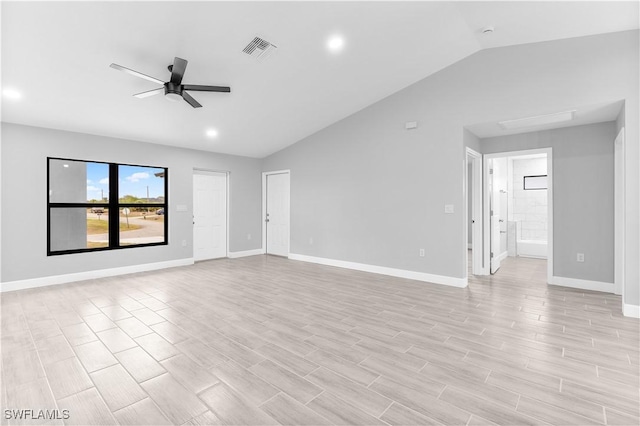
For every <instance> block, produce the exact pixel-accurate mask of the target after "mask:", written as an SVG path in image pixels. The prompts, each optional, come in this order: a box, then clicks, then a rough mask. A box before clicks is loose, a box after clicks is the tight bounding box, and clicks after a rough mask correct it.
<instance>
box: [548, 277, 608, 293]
mask: <svg viewBox="0 0 640 426" xmlns="http://www.w3.org/2000/svg"><path fill="white" fill-rule="evenodd" d="M549 284H552V285H560V286H564V287H571V288H579V289H581V290H592V291H602V292H605V293H613V292H614V291H615V288H614V287H615V286H614V284H613V283H605V282H602V281H589V280H581V279H577V278H567V277H555V276H554V277H551V282H550V283H549Z"/></svg>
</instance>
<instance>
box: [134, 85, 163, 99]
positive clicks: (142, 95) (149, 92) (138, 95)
mask: <svg viewBox="0 0 640 426" xmlns="http://www.w3.org/2000/svg"><path fill="white" fill-rule="evenodd" d="M161 93H164V87H158V88H157V89H153V90H147V91H146V92H141V93H136V94H135V95H133V96H135V97H136V98H148V97H149V96H153V95H159V94H161Z"/></svg>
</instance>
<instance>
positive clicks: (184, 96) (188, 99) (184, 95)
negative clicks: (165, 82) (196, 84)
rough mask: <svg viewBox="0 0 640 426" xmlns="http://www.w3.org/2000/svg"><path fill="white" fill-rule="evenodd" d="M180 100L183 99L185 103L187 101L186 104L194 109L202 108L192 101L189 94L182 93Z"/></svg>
mask: <svg viewBox="0 0 640 426" xmlns="http://www.w3.org/2000/svg"><path fill="white" fill-rule="evenodd" d="M182 98H183V99H184V100H185V101H187V103H188V104H189V105H191V106H192V107H194V108H200V107H202V105H200V104H199V103H198V101H196V100H195V99H193V98H192V97H191V95H190V94H188V93H185V92H182Z"/></svg>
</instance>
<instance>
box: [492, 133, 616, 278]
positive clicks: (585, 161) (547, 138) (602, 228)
mask: <svg viewBox="0 0 640 426" xmlns="http://www.w3.org/2000/svg"><path fill="white" fill-rule="evenodd" d="M615 131H616V123H615V122H607V123H598V124H591V125H587V126H576V127H567V128H564V129H556V130H545V131H540V132H532V133H523V134H520V135H512V136H501V137H497V138H488V139H482V140H481V145H482V151H483V152H484V153H485V154H492V153H497V152H506V151H518V150H526V149H534V148H549V147H551V148H552V150H553V154H552V155H553V275H554V276H558V277H568V278H579V279H585V280H592V281H602V282H607V283H612V282H613V237H614V233H613V231H614V228H613V218H614V214H613V213H614V205H613V141H614V139H615V137H616V134H615ZM577 253H584V255H585V261H584V263H579V262H577V261H576V254H577Z"/></svg>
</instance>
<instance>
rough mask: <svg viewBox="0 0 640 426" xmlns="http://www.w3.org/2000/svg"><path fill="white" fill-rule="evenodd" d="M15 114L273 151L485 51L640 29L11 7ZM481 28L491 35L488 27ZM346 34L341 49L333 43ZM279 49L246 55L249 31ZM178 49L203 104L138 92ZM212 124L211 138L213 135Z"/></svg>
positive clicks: (184, 142)
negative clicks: (330, 45) (217, 89)
mask: <svg viewBox="0 0 640 426" xmlns="http://www.w3.org/2000/svg"><path fill="white" fill-rule="evenodd" d="M1 7H2V50H1V54H2V87H3V89H13V90H15V91H17V92H18V93H20V95H21V97H20V99H9V98H7V97H3V100H2V120H3V121H6V122H12V123H19V124H27V125H33V126H41V127H49V128H54V129H62V130H70V131H77V132H84V133H90V134H97V135H104V136H112V137H119V138H127V139H134V140H141V141H147V142H153V143H159V144H165V145H175V146H180V147H187V148H195V149H202V150H208V151H214V152H221V153H228V154H236V155H245V156H251V157H264V156H266V155H269V154H271V153H273V152H276V151H278V150H280V149H282V148H284V147H286V146H289V145H291V144H293V143H295V142H297V141H298V140H300V139H302V138H304V137H305V136H308V135H310V134H312V133H314V132H316V131H318V130H320V129H322V128H324V127H326V126H328V125H330V124H332V123H334V122H336V121H338V120H340V119H342V118H344V117H346V116H348V115H350V114H353V113H354V112H356V111H358V110H360V109H362V108H364V107H366V106H368V105H370V104H372V103H374V102H376V101H378V100H380V99H382V98H384V97H386V96H388V95H390V94H392V93H394V92H396V91H398V90H400V89H402V88H404V87H406V86H408V85H410V84H412V83H414V82H416V81H418V80H420V79H423V78H425V77H427V76H429V75H430V74H433V73H434V72H437V71H439V70H441V69H443V68H445V67H447V66H448V65H450V64H452V63H454V62H456V61H459V60H461V59H463V58H465V57H466V56H469V55H471V54H473V53H475V52H477V51H479V50H481V49H486V48H492V47H500V46H507V45H516V44H522V43H533V42H540V41H547V40H554V39H562V38H569V37H580V36H586V35H592V34H599V33H607V32H615V31H624V30H629V29H636V28H638V2H609V1H605V2H395V1H394V2H182V1H181V2H177V1H176V2H2V5H1ZM486 26H493V27H494V28H495V31H494V32H493V33H491V34H483V32H482V30H483V28H485V27H486ZM334 35H339V36H341V37H342V38H343V40H344V48H343V49H342V50H341V51H340V52H338V53H332V52H330V51H329V50H328V49H327V46H326V44H327V40H328V39H329V38H330V37H331V36H334ZM256 36H258V37H261V38H263V39H265V40H267V41H269V42H271V43H273V44H274V45H276V46H277V49H276V50H275V52H274V53H273V54H272V55H271V56H270V57H268V58H266V59H264V60H257V59H255V58H254V57H251V56H249V55H247V54H246V53H243V48H244V47H245V46H246V45H247V44H248V43H249V42H250V41H251V40H252V39H253V38H254V37H256ZM175 56H178V57H181V58H184V59H187V60H188V61H189V64H188V66H187V70H186V73H185V77H184V83H189V84H211V85H229V86H231V90H232V91H231V93H230V94H225V93H199V92H192V93H191V95H192V96H193V97H194V98H196V99H197V100H198V101H199V102H200V103H201V104H202V105H203V107H202V108H198V109H193V108H191V107H190V106H189V105H188V104H187V103H185V102H178V103H174V102H167V101H166V100H165V99H164V96H162V95H159V96H153V97H149V98H144V99H138V98H134V97H133V96H132V95H133V94H135V93H139V92H143V91H145V90H151V89H154V88H157V87H158V85H157V84H155V83H153V82H150V81H147V80H143V79H139V78H135V77H133V76H131V75H128V74H125V73H122V72H118V71H116V70H114V69H112V68H109V64H111V63H112V62H113V63H117V64H120V65H123V66H125V67H128V68H132V69H134V70H137V71H140V72H142V73H144V74H148V75H150V76H153V77H156V78H158V79H160V80H162V81H167V80H169V75H170V74H169V71H168V70H167V66H168V65H169V64H171V63H172V62H173V58H174V57H175ZM209 129H215V130H216V131H217V133H218V135H217V137H215V138H210V137H208V136H207V135H206V132H207V130H209Z"/></svg>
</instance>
